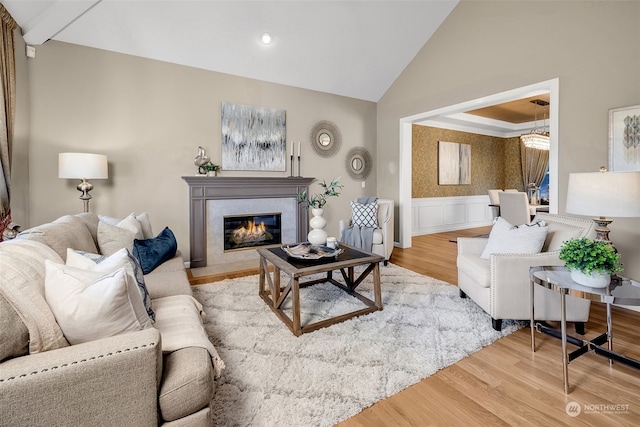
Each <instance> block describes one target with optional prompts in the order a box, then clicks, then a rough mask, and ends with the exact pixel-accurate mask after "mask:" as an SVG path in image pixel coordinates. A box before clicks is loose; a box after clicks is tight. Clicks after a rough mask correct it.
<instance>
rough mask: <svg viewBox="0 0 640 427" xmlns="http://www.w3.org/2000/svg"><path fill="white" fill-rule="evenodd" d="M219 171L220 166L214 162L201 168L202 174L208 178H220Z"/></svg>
mask: <svg viewBox="0 0 640 427" xmlns="http://www.w3.org/2000/svg"><path fill="white" fill-rule="evenodd" d="M219 170H220V166H219V165H216V164H215V163H213V162H208V163H205V164H204V165H202V166H200V171H201V173H205V174H207V176H218V171H219Z"/></svg>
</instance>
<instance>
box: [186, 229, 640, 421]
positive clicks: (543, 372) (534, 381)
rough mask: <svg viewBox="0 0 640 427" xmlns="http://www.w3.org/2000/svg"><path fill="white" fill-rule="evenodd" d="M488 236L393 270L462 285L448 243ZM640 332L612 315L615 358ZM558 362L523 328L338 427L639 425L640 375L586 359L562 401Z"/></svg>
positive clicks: (598, 323)
mask: <svg viewBox="0 0 640 427" xmlns="http://www.w3.org/2000/svg"><path fill="white" fill-rule="evenodd" d="M488 232H489V227H483V228H479V229H470V230H461V231H456V232H448V233H439V234H432V235H428V236H419V237H415V238H413V242H412V245H413V246H412V247H411V248H409V249H398V248H396V249H394V251H393V255H392V257H391V262H392V263H394V264H396V265H399V266H401V267H404V268H407V269H410V270H413V271H416V272H418V273H421V274H425V275H427V276H431V277H434V278H437V279H440V280H444V281H446V282H448V283H451V284H454V285H457V271H456V262H455V260H456V254H457V246H456V244H455V243H454V242H451V241H450V240H455V238H456V237H459V236H476V235H480V234H484V233H488ZM249 273H250V271H247V272H243V273H242V274H249ZM198 279H199V280H208V281H211V280H210V279H211V277H208V278H206V279H205V278H198ZM200 283H203V282H200ZM194 284H195V283H194ZM383 291H384V288H383ZM591 307H592V308H591V316H590V320H589V322H588V323H587V325H586V326H587V333H586V335H585V337H586V338H587V339H591V338H593V337H595V336H597V335H599V334H600V333H602V332H603V331H604V330H605V329H606V311H605V307H604V305H603V304H598V303H592V305H591ZM639 324H640V313H638V312H635V311H631V310H626V309H623V308H619V307H614V308H613V328H614V329H613V331H614V349H615V350H616V351H618V352H621V353H624V354H626V355H628V356H631V357H634V358H637V359H640V347H639V346H638V342H640V332H639V331H638V325H639ZM571 348H572V346H569V349H570V350H571ZM561 357H562V356H561V343H560V341H559V340H557V339H555V338H553V337H549V336H547V335H543V334H537V335H536V352H535V353H532V352H531V344H530V330H529V328H523V329H520V330H518V331H516V332H515V333H513V334H511V335H509V336H507V337H505V338H502V339H500V340H498V341H496V342H494V343H493V344H491V345H489V346H487V347H485V348H483V349H482V350H480V351H478V352H476V353H474V354H472V355H470V356H469V357H466V358H465V359H463V360H461V361H460V362H458V363H456V364H454V365H452V366H449V367H448V368H445V369H442V370H440V371H438V372H436V373H435V374H434V375H432V376H430V377H428V378H426V379H424V380H422V381H420V382H419V383H417V384H415V385H413V386H411V387H409V388H407V389H405V390H403V391H401V392H400V393H398V394H396V395H394V396H391V397H390V398H388V399H385V400H382V401H380V402H377V403H376V404H374V405H372V406H371V407H369V408H366V409H364V410H363V411H362V412H361V413H359V414H357V415H355V416H354V417H351V418H349V419H348V420H345V421H343V422H342V423H340V424H338V427H364V426H366V427H378V426H379V427H383V426H384V427H386V426H394V427H396V426H398V427H404V426H480V425H482V426H489V425H490V426H499V425H500V426H508V425H518V426H564V425H566V426H637V425H640V398H639V397H638V396H639V395H640V370H636V369H633V368H630V367H628V366H625V365H623V364H621V363H615V364H613V365H612V366H609V363H608V361H607V359H606V358H604V357H602V356H598V355H596V354H593V353H589V354H585V355H583V356H581V357H579V358H578V359H575V360H574V361H573V362H571V364H570V365H569V383H570V387H571V389H570V394H568V395H565V394H564V392H563V386H562V358H561ZM572 402H576V403H577V404H578V405H574V407H576V406H577V407H578V408H579V409H580V411H581V412H580V413H579V414H578V415H577V416H575V417H573V416H570V415H568V414H567V411H566V408H567V405H570V404H571V403H572ZM574 414H575V413H574Z"/></svg>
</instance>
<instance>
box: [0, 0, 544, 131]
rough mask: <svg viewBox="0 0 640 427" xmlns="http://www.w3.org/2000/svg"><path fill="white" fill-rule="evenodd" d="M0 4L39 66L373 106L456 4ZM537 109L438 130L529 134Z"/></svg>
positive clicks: (491, 112)
mask: <svg viewBox="0 0 640 427" xmlns="http://www.w3.org/2000/svg"><path fill="white" fill-rule="evenodd" d="M0 2H1V3H2V4H3V5H4V6H5V7H6V8H7V10H8V11H9V13H11V15H12V16H13V17H14V18H15V20H16V21H17V22H18V24H19V25H20V27H21V28H22V31H23V36H24V38H25V41H26V42H27V44H29V45H31V46H34V47H35V48H36V57H37V49H38V46H39V45H41V44H44V43H46V42H47V41H48V40H57V41H62V42H66V43H72V44H77V45H81V46H88V47H93V48H98V49H104V50H108V51H114V52H120V53H124V54H129V55H135V56H140V57H145V58H150V59H156V60H160V61H166V62H171V63H176V64H181V65H185V66H191V67H196V68H202V69H206V70H211V71H217V72H222V73H228V74H234V75H238V76H242V77H247V78H253V79H258V80H263V81H268V82H273V83H281V84H285V85H289V86H295V87H300V88H305V89H311V90H317V91H321V92H326V93H331V94H336V95H342V96H347V97H352V98H357V99H362V100H367V101H373V102H377V101H378V100H379V99H380V98H381V97H382V95H384V93H385V92H386V91H387V89H389V87H390V86H391V84H392V83H393V82H394V80H395V79H396V78H397V77H398V76H399V75H400V74H401V73H402V71H403V70H404V68H405V67H406V66H407V65H408V64H409V63H410V62H411V61H412V59H413V58H414V57H415V55H416V54H417V53H418V52H419V50H420V49H421V48H422V47H423V46H424V45H425V44H426V43H427V41H428V40H429V38H430V37H431V36H432V35H433V33H434V32H435V31H436V30H437V28H438V27H439V26H440V24H441V23H442V22H443V21H444V20H445V19H446V17H447V16H448V15H449V13H450V12H451V11H452V10H453V8H455V6H456V5H457V3H458V0H440V1H437V0H421V1H420V0H419V1H416V0H414V1H403V0H380V1H353V0H352V1H327V0H324V1H314V0H297V1H268V0H263V1H244V0H236V1H219V0H198V1H191V0H181V1H178V0H28V1H25V0H0ZM264 32H269V33H270V34H271V35H272V37H273V42H272V43H271V44H270V45H266V46H265V45H263V44H262V43H261V42H260V40H259V39H260V36H261V35H262V33H264ZM543 99H545V98H544V95H543ZM546 100H548V94H546ZM533 107H534V105H533V104H531V103H530V99H524V100H518V101H515V102H513V103H509V104H501V105H496V106H492V107H488V108H485V109H483V110H482V111H473V112H467V113H466V114H461V115H457V116H456V117H454V118H442V119H443V121H442V123H443V124H444V125H446V123H447V122H451V123H453V122H468V123H471V122H475V123H474V124H473V126H474V127H476V128H478V129H482V128H494V129H495V128H504V129H503V130H501V131H500V132H503V131H504V132H512V133H513V132H515V129H517V130H520V129H530V128H531V127H532V126H533V124H532V122H533V120H534V113H535V112H538V113H540V116H539V118H540V119H541V118H542V110H534V108H533Z"/></svg>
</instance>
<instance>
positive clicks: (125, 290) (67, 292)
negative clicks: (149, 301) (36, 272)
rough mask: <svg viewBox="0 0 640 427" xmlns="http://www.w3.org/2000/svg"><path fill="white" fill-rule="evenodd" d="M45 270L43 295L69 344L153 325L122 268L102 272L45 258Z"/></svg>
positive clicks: (136, 289)
mask: <svg viewBox="0 0 640 427" xmlns="http://www.w3.org/2000/svg"><path fill="white" fill-rule="evenodd" d="M45 270H46V276H45V284H44V286H45V296H46V299H47V302H48V303H49V306H50V307H51V311H53V314H54V316H55V318H56V320H57V322H58V324H59V325H60V328H61V329H62V332H63V333H64V336H65V337H66V338H67V341H69V343H71V344H80V343H83V342H88V341H94V340H97V339H101V338H107V337H111V336H114V335H119V334H123V333H127V332H134V331H140V330H142V329H146V328H151V327H152V325H151V321H150V319H149V316H148V315H147V311H146V310H145V308H144V305H143V304H142V298H140V292H139V291H138V286H137V285H136V283H135V280H134V279H133V277H131V275H129V274H128V273H127V271H126V269H125V268H121V269H119V270H116V271H115V272H114V273H109V274H105V273H104V272H100V271H89V270H83V269H80V268H75V267H70V266H66V265H61V264H55V263H53V262H50V261H46V262H45Z"/></svg>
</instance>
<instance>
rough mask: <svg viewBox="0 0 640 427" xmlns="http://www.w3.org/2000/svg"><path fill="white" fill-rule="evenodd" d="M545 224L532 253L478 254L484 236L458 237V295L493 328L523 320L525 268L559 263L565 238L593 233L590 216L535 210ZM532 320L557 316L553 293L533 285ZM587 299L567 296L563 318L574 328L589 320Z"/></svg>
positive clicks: (527, 290) (528, 313)
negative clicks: (544, 232) (482, 313)
mask: <svg viewBox="0 0 640 427" xmlns="http://www.w3.org/2000/svg"><path fill="white" fill-rule="evenodd" d="M538 220H543V221H544V222H545V223H546V225H547V226H548V227H549V231H548V233H547V237H546V239H545V242H544V246H543V247H542V251H541V252H540V253H537V254H514V253H494V254H492V255H490V257H489V259H488V260H486V259H482V258H481V257H480V255H481V254H482V252H483V250H484V248H485V246H486V245H487V242H488V238H486V237H459V238H458V257H457V266H458V287H459V288H460V296H461V297H463V298H466V297H469V298H471V299H472V300H473V301H474V302H475V303H476V304H478V305H479V306H480V307H481V308H482V309H483V310H484V311H486V312H487V313H488V314H489V315H490V316H491V318H492V325H493V328H494V329H495V330H497V331H499V330H501V328H502V320H503V319H514V320H526V319H529V317H530V316H531V307H530V301H531V297H530V295H531V294H530V292H531V288H530V282H529V267H535V266H543V265H546V266H563V265H564V262H563V261H561V260H560V258H559V252H560V247H561V246H562V243H563V242H564V241H565V240H569V239H571V238H574V237H577V238H579V237H589V238H594V237H595V228H594V227H595V224H594V222H593V221H591V220H586V219H581V218H572V217H566V216H560V215H553V214H548V213H540V214H538V215H537V216H536V217H535V221H538ZM534 299H535V316H536V319H537V320H549V321H559V320H560V318H561V313H560V296H559V294H558V293H557V292H554V291H552V290H549V289H544V288H542V287H540V286H536V287H535V290H534ZM590 307H591V305H590V301H588V300H584V299H581V298H575V297H572V296H567V320H568V321H570V322H576V332H578V333H584V322H587V321H588V320H589V310H590Z"/></svg>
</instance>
